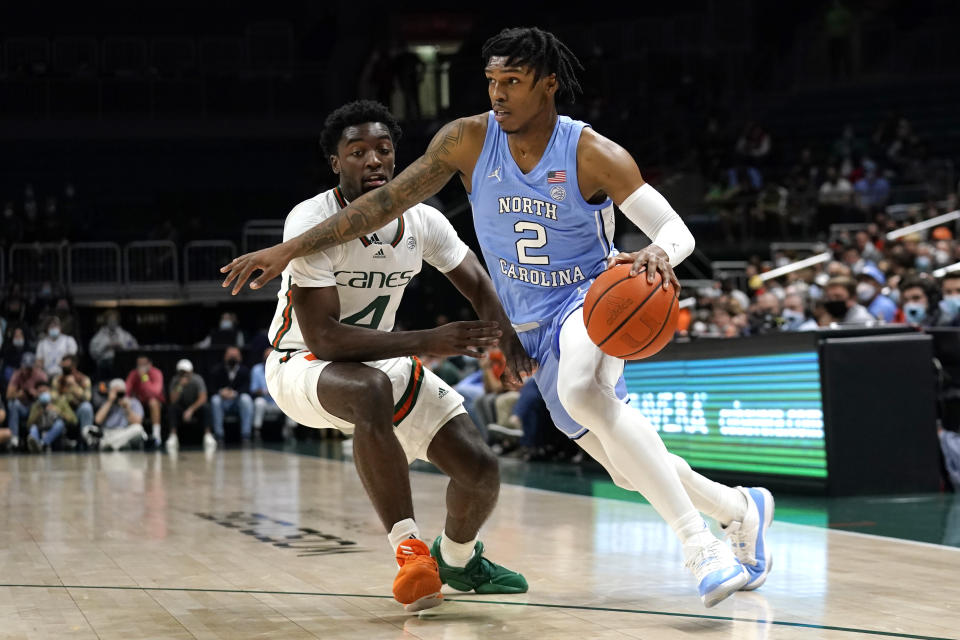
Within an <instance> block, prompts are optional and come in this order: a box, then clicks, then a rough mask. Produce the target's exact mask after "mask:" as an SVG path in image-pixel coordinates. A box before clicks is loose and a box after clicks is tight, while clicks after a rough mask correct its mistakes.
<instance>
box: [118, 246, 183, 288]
mask: <svg viewBox="0 0 960 640" xmlns="http://www.w3.org/2000/svg"><path fill="white" fill-rule="evenodd" d="M123 257H124V260H123V269H124V271H123V282H124V284H125V285H126V288H127V293H128V294H129V295H131V296H133V297H151V296H157V297H168V296H172V297H180V295H181V291H180V266H179V264H178V261H177V245H175V244H174V243H173V242H170V241H169V240H156V241H137V242H131V243H130V244H128V245H126V246H125V247H124V248H123Z"/></svg>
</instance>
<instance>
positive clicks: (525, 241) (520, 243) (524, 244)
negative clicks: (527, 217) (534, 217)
mask: <svg viewBox="0 0 960 640" xmlns="http://www.w3.org/2000/svg"><path fill="white" fill-rule="evenodd" d="M513 230H514V231H516V232H517V233H523V232H524V231H535V232H536V234H537V237H536V238H520V239H519V240H517V261H518V262H519V263H520V264H550V256H531V255H529V254H527V249H539V248H541V247H543V246H544V245H545V244H547V230H546V229H545V228H544V227H543V225H542V224H537V223H536V222H526V221H524V222H518V223H517V224H515V225H513Z"/></svg>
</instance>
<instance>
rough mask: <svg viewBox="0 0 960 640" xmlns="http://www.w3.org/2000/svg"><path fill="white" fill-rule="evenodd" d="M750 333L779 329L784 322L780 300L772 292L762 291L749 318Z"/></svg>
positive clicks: (763, 332)
mask: <svg viewBox="0 0 960 640" xmlns="http://www.w3.org/2000/svg"><path fill="white" fill-rule="evenodd" d="M748 322H749V325H748V326H749V333H750V335H763V334H767V333H771V332H773V331H777V330H779V327H780V325H781V324H782V323H783V316H782V315H781V312H780V300H779V299H778V298H777V296H775V295H773V294H772V293H770V292H765V293H761V294H760V295H758V296H757V301H756V302H755V303H754V304H753V309H751V311H750V316H749V318H748Z"/></svg>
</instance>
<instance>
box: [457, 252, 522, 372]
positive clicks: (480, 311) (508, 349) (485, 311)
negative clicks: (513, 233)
mask: <svg viewBox="0 0 960 640" xmlns="http://www.w3.org/2000/svg"><path fill="white" fill-rule="evenodd" d="M446 276H447V278H449V279H450V282H452V283H453V286H455V287H456V288H457V290H458V291H460V293H462V294H463V297H465V298H466V299H467V300H469V301H470V304H471V305H472V306H473V310H474V311H476V312H477V317H478V318H480V319H481V320H492V321H494V322H496V323H497V324H498V325H499V326H500V329H501V331H502V332H503V335H502V337H501V338H500V349H501V350H502V351H503V355H504V356H505V357H506V359H507V371H505V372H504V379H503V380H502V381H503V382H504V384H507V385H508V386H513V387H518V386H520V385H521V384H523V381H522V380H521V379H520V374H527V375H529V374H532V373H533V369H534V367H535V366H536V363H535V362H534V361H533V359H532V358H531V357H530V356H529V355H527V351H526V349H524V348H523V345H522V344H520V339H519V338H518V337H517V333H516V331H514V330H513V325H512V324H511V323H510V318H508V317H507V313H506V312H505V311H504V310H503V306H502V305H501V304H500V299H499V298H498V297H497V292H496V290H495V289H494V288H493V281H492V280H490V276H489V275H487V272H486V270H485V269H484V268H483V265H482V264H480V260H478V259H477V256H476V254H475V253H474V252H473V251H467V254H466V255H465V256H464V258H463V260H462V261H461V262H460V264H459V265H458V266H457V267H455V268H454V269H451V270H450V271H448V272H447V273H446Z"/></svg>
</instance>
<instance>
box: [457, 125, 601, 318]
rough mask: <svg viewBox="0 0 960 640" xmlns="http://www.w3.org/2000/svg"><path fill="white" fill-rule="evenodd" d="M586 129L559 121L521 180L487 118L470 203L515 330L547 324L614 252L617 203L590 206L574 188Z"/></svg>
mask: <svg viewBox="0 0 960 640" xmlns="http://www.w3.org/2000/svg"><path fill="white" fill-rule="evenodd" d="M585 126H589V125H586V123H583V122H580V121H578V120H571V119H570V118H568V117H567V116H559V117H558V118H557V123H556V125H555V126H554V129H553V135H552V136H551V137H550V142H549V143H548V144H547V148H546V150H545V151H544V152H543V156H542V157H541V159H540V162H539V163H538V164H537V166H536V167H535V168H534V169H533V170H532V171H530V173H527V174H524V173H523V172H522V171H520V168H519V167H518V166H517V163H516V162H515V161H514V159H513V156H512V155H510V149H509V147H508V146H507V134H506V133H504V132H503V130H502V129H501V128H500V125H499V124H497V122H496V121H495V120H494V119H493V112H492V111H491V112H490V114H489V115H488V117H487V137H486V140H485V141H484V143H483V151H482V152H481V154H480V157H479V159H478V160H477V166H476V168H475V169H474V170H473V177H472V180H471V185H472V188H473V191H472V193H471V194H470V204H471V205H473V223H474V226H475V227H476V230H477V239H478V240H479V242H480V247H481V249H482V250H483V258H484V260H485V261H486V263H487V270H488V271H489V272H490V276H491V278H492V279H493V284H494V286H495V287H496V289H497V295H498V297H499V298H500V301H501V303H502V304H503V308H504V309H505V310H506V312H507V315H508V316H509V318H510V321H511V322H512V323H513V324H515V325H525V324H527V323H533V322H536V323H539V324H540V325H541V326H542V325H544V324H546V323H547V322H549V321H550V320H551V319H552V318H553V316H554V315H556V314H557V313H558V312H559V311H560V310H561V309H562V308H563V307H564V305H565V302H566V301H567V300H568V299H569V298H570V296H571V295H572V294H574V293H575V292H576V291H577V288H578V287H582V288H583V289H586V287H587V286H589V284H590V281H591V280H593V278H596V277H597V276H598V275H600V273H602V272H603V270H604V268H605V259H606V257H607V256H608V255H610V252H611V250H612V241H613V225H614V214H613V203H612V202H611V201H610V200H609V199H607V200H606V201H604V202H602V203H600V204H588V203H587V202H586V201H585V200H584V199H583V196H582V195H581V194H580V185H579V184H578V183H577V143H578V142H579V140H580V132H581V131H582V130H583V127H585Z"/></svg>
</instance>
